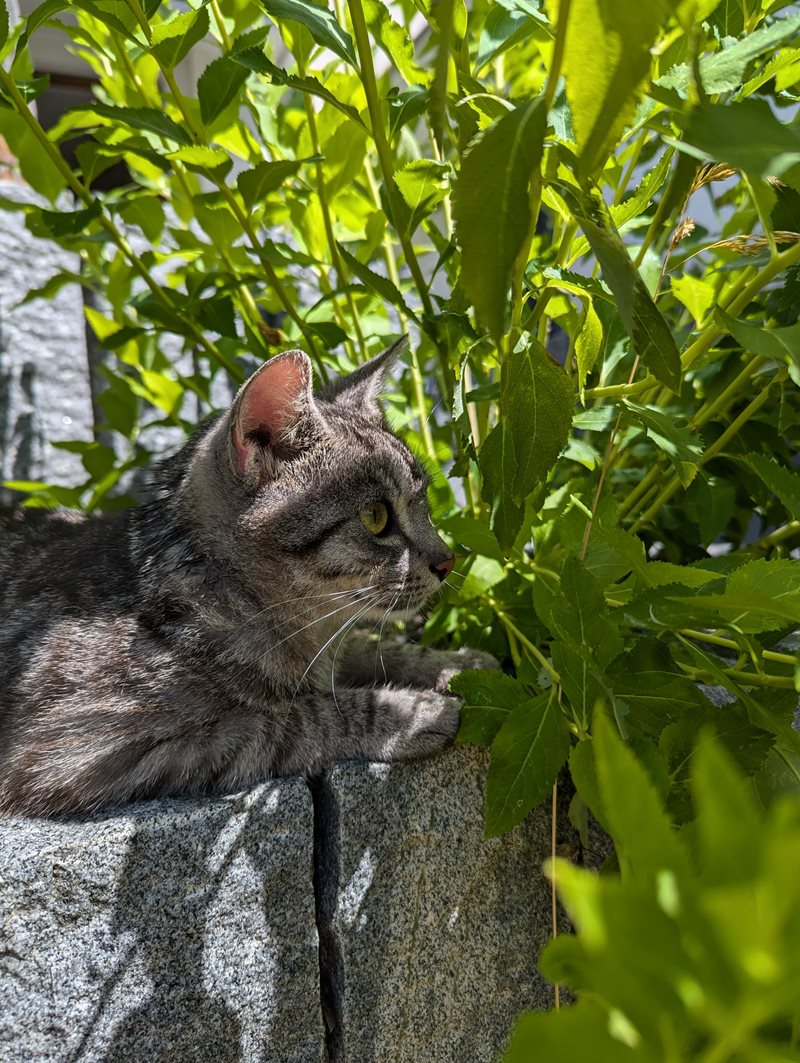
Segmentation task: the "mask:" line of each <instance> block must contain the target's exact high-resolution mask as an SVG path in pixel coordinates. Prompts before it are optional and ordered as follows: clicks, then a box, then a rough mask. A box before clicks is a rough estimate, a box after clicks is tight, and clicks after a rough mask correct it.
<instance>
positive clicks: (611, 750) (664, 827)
mask: <svg viewBox="0 0 800 1063" xmlns="http://www.w3.org/2000/svg"><path fill="white" fill-rule="evenodd" d="M594 741H595V743H596V749H595V762H596V765H597V778H598V785H599V789H600V797H601V801H602V803H603V809H604V813H605V815H606V817H607V821H608V827H609V830H610V831H611V835H612V837H613V839H614V844H615V846H616V848H617V852H618V854H619V858H620V865H621V867H622V871H623V876H625V875H626V874H633V875H636V876H637V877H641V878H645V879H649V880H650V881H651V882H652V881H653V880H656V879H657V877H658V875H659V872H662V871H664V870H667V869H669V870H672V871H675V872H677V874H678V876H679V877H680V878H684V877H686V878H688V876H689V863H688V860H687V857H686V853H685V851H684V849H683V847H682V846H681V844H680V842H679V841H678V838H677V836H676V835H675V832H674V830H673V828H672V824H671V823H670V821H669V819H668V818H667V816H666V814H665V812H664V809H663V807H662V804H661V800H660V798H659V797H658V794H657V793H656V790H655V787H654V786H653V783H652V782H651V780H650V777H649V775H648V773H647V771H646V770H645V769H644V767H643V766H642V765H641V763H640V762H639V761H638V760H637V758H636V756H635V755H634V754H633V752H632V751H631V750H630V748H629V747H628V746H626V744H625V743H624V742H623V741H622V739H621V738H620V737H619V735H618V734H617V733H616V731H615V729H614V726H613V724H612V723H611V722H610V721H609V720H607V719H606V718H605V717H604V716H600V717H598V719H597V721H596V723H595V728H594Z"/></svg>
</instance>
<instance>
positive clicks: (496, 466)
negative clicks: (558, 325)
mask: <svg viewBox="0 0 800 1063" xmlns="http://www.w3.org/2000/svg"><path fill="white" fill-rule="evenodd" d="M574 402H575V396H574V392H573V386H572V381H571V380H570V378H569V377H568V376H567V374H566V373H565V372H564V370H563V369H562V367H561V366H560V365H558V363H556V362H554V361H553V360H552V358H550V356H549V355H548V353H547V351H545V349H544V347H542V346H541V344H539V343H538V342H537V341H536V340H531V342H530V345H529V346H527V347H524V346H518V347H517V348H516V349H515V350H514V351H512V352H511V354H510V355H508V357H507V358H506V359H505V362H504V363H503V373H502V390H501V396H500V419H499V421H498V423H497V424H496V425H495V427H494V428H493V429H492V431H491V432H490V433H489V435H488V436H487V437H486V439H485V440H484V443H483V446H482V447H481V451H480V454H479V456H478V460H479V464H480V467H481V472H482V473H483V477H484V497H485V498H486V500H487V501H488V502H489V503H490V504H491V506H492V523H491V527H492V530H493V531H494V532H495V534H496V535H497V538H498V541H499V542H500V545H501V546H502V547H503V548H504V549H510V548H511V545H512V544H513V541H514V539H515V538H516V533H517V532H518V531H519V527H520V526H521V520H522V511H521V507H520V504H519V503H520V502H521V501H522V500H523V499H524V498H525V496H526V495H528V494H530V492H531V491H532V490H533V489H534V487H535V486H536V485H537V484H538V483H540V482H541V480H543V479H544V477H545V476H546V475H547V473H548V472H549V471H550V469H551V468H552V466H553V464H554V463H555V461H556V459H557V457H558V455H559V454H560V453H561V451H562V450H563V448H564V446H565V445H566V442H567V439H568V438H569V430H570V425H571V423H572V413H573V406H574ZM518 521H519V523H517V522H518ZM515 526H516V530H515Z"/></svg>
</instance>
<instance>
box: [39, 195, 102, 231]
mask: <svg viewBox="0 0 800 1063" xmlns="http://www.w3.org/2000/svg"><path fill="white" fill-rule="evenodd" d="M101 213H102V207H101V205H100V203H99V201H98V200H94V202H93V203H92V205H91V206H90V207H85V208H84V209H83V210H41V211H39V212H38V213H36V212H31V213H30V214H29V215H28V218H27V222H26V224H27V226H28V228H29V229H30V231H31V232H32V233H34V234H35V235H37V236H54V237H55V238H56V239H61V238H63V237H69V236H77V235H78V234H79V233H82V232H83V230H84V229H86V228H87V226H89V225H90V224H91V223H92V222H93V221H96V220H97V218H99V216H100V214H101Z"/></svg>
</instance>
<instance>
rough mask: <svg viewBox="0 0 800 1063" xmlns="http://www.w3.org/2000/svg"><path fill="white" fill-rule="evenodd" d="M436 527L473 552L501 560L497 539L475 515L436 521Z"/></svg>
mask: <svg viewBox="0 0 800 1063" xmlns="http://www.w3.org/2000/svg"><path fill="white" fill-rule="evenodd" d="M437 527H438V528H440V529H441V530H442V531H445V532H447V533H448V534H449V535H451V536H452V537H453V538H454V539H455V540H456V542H458V543H461V544H462V545H463V546H466V547H467V549H469V550H471V551H473V552H474V553H476V554H483V556H484V557H493V558H495V560H496V561H501V560H502V554H501V552H500V548H499V547H498V545H497V539H495V537H494V536H493V535H492V533H491V531H490V530H489V528H488V527H487V525H486V523H485V521H482V520H478V518H477V517H466V516H463V515H459V516H456V517H446V518H445V519H444V520H440V521H437Z"/></svg>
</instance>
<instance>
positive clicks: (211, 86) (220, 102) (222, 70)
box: [197, 55, 248, 125]
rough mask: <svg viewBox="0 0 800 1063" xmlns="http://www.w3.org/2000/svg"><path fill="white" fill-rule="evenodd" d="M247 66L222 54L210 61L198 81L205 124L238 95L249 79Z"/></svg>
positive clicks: (201, 113)
mask: <svg viewBox="0 0 800 1063" xmlns="http://www.w3.org/2000/svg"><path fill="white" fill-rule="evenodd" d="M247 77H248V70H247V67H245V66H242V65H241V63H235V62H234V61H233V60H232V59H229V58H228V57H227V56H224V55H223V56H221V57H220V58H219V59H215V60H214V61H213V62H212V63H209V64H208V66H207V67H206V68H205V70H204V71H203V73H202V74H201V75H200V79H199V81H198V82H197V98H198V100H199V101H200V117H201V118H202V119H203V125H211V123H212V122H213V121H214V119H215V118H218V117H219V116H220V115H221V114H222V112H223V111H224V110H225V108H226V107H227V106H228V104H229V103H231V102H232V101H233V100H235V99H236V96H237V94H238V92H239V90H240V89H241V87H242V85H244V83H245V81H247Z"/></svg>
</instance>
